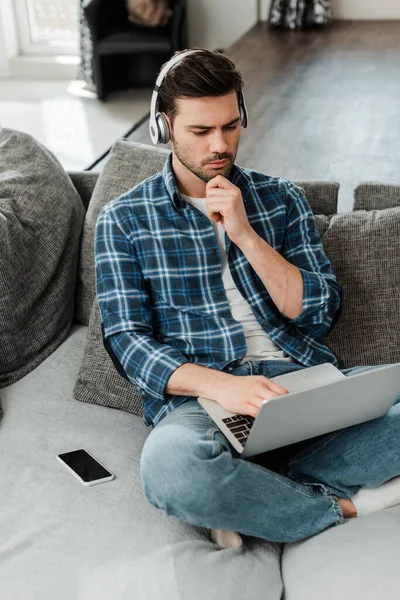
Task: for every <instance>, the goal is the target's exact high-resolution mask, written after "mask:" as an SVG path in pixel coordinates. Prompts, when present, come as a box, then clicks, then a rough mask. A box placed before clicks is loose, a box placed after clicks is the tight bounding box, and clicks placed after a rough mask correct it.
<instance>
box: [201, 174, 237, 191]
mask: <svg viewBox="0 0 400 600" xmlns="http://www.w3.org/2000/svg"><path fill="white" fill-rule="evenodd" d="M214 188H225V189H232V188H235V189H236V185H234V184H233V183H231V182H230V181H229V179H226V177H224V176H223V175H216V176H215V177H213V178H212V179H210V181H208V182H207V184H206V192H207V191H208V190H211V189H214Z"/></svg>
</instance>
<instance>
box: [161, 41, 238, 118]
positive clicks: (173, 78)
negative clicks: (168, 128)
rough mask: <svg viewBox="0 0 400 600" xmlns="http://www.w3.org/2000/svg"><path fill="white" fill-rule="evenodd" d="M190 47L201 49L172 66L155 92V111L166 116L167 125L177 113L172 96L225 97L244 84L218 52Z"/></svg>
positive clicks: (226, 59) (228, 61) (231, 65)
mask: <svg viewBox="0 0 400 600" xmlns="http://www.w3.org/2000/svg"><path fill="white" fill-rule="evenodd" d="M190 50H202V52H198V53H196V54H190V55H188V56H186V57H185V58H183V59H182V60H181V61H180V62H178V63H177V64H176V65H174V66H173V67H172V69H171V70H170V71H168V73H167V74H166V76H165V78H164V79H163V81H162V83H161V87H160V91H159V94H158V110H159V112H164V113H165V114H167V115H168V117H169V119H170V120H171V124H173V122H174V119H175V117H176V115H177V107H176V104H175V99H176V98H204V97H206V96H214V97H216V96H225V95H226V94H230V93H231V92H233V91H236V92H239V91H240V90H241V89H242V87H243V85H244V82H243V80H242V77H241V74H240V72H239V71H238V70H237V69H236V67H235V65H234V64H233V62H232V61H231V59H230V58H228V57H227V56H225V55H224V54H222V53H221V52H212V51H211V50H206V49H205V48H190ZM184 53H185V50H179V51H178V52H175V54H174V56H178V55H179V54H184ZM165 64H167V63H164V65H163V67H164V66H165ZM163 67H162V68H163Z"/></svg>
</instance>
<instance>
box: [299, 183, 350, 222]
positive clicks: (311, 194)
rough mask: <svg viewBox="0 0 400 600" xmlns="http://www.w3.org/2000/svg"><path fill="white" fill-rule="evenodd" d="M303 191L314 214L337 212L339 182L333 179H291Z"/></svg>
mask: <svg viewBox="0 0 400 600" xmlns="http://www.w3.org/2000/svg"><path fill="white" fill-rule="evenodd" d="M293 183H295V184H296V185H298V186H299V187H301V188H302V189H303V191H304V195H305V196H306V198H307V200H308V203H309V205H310V208H311V210H312V211H313V213H314V215H320V214H321V215H332V214H334V213H336V212H337V207H338V193H339V184H338V183H336V182H335V181H293Z"/></svg>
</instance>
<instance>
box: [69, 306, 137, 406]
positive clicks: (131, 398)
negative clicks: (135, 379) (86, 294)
mask: <svg viewBox="0 0 400 600" xmlns="http://www.w3.org/2000/svg"><path fill="white" fill-rule="evenodd" d="M73 395H74V398H75V399H76V400H80V401H81V402H89V403H92V404H100V405H101V406H110V407H112V408H119V409H121V410H126V411H128V412H131V413H133V414H135V415H139V416H142V415H143V403H142V399H141V395H140V392H139V391H138V390H137V389H136V386H135V385H134V384H132V383H130V382H129V381H128V380H127V379H125V378H124V377H122V376H121V375H120V374H119V373H118V371H117V369H116V368H115V367H114V364H113V362H112V360H111V358H110V356H109V354H108V353H107V351H106V349H105V348H104V345H103V337H102V332H101V316H100V308H99V305H98V303H97V300H96V298H95V300H94V302H93V309H92V312H91V315H90V321H89V328H88V332H87V337H86V346H85V350H84V355H83V360H82V363H81V367H80V370H79V373H78V379H77V381H76V383H75V387H74V391H73Z"/></svg>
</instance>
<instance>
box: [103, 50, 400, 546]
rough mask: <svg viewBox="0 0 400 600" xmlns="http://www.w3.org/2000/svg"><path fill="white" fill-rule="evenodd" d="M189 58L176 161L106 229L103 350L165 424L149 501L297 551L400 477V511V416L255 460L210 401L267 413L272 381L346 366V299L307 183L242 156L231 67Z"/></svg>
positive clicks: (169, 116) (217, 528)
mask: <svg viewBox="0 0 400 600" xmlns="http://www.w3.org/2000/svg"><path fill="white" fill-rule="evenodd" d="M180 54H182V56H179V55H180ZM176 55H178V56H179V59H177V58H176V57H174V59H173V61H174V64H173V65H170V66H164V71H165V73H166V74H165V75H164V76H163V80H162V83H161V84H159V85H157V86H156V90H157V91H158V98H157V100H158V108H159V111H160V117H159V120H158V123H159V125H157V127H159V129H160V131H161V129H163V128H164V129H165V131H164V133H162V132H161V133H162V135H163V137H164V139H163V141H166V140H167V139H168V137H169V136H170V139H171V144H172V153H171V154H170V155H169V156H168V158H167V160H166V163H165V167H164V169H163V170H162V171H161V172H160V173H158V174H157V175H155V176H153V177H150V178H148V179H146V180H145V181H144V182H142V183H141V184H139V185H137V186H136V187H135V188H133V189H132V190H130V191H129V192H127V193H126V194H124V195H123V196H121V197H120V198H117V199H115V200H113V201H112V202H110V203H109V204H108V205H106V206H105V207H104V208H103V209H102V211H101V213H100V215H99V218H98V222H97V228H96V241H95V248H96V279H97V297H98V302H99V306H100V310H101V315H102V323H103V335H104V343H105V346H106V348H107V350H108V352H109V353H110V356H111V357H112V359H113V361H114V363H115V365H116V367H117V368H118V370H119V372H120V373H121V374H122V375H123V376H124V377H126V378H127V379H128V380H129V381H131V382H132V383H135V385H136V386H137V387H138V388H139V389H140V390H141V391H142V395H143V404H144V421H145V423H146V425H148V426H150V425H152V426H153V430H152V431H151V433H150V435H149V437H148V439H147V440H146V443H145V445H144V448H143V452H142V458H141V478H142V485H143V488H144V491H145V494H146V496H147V498H148V500H149V501H150V502H151V503H152V504H153V505H154V506H156V507H157V508H160V509H162V510H164V511H165V512H166V514H168V515H170V514H173V515H175V516H177V517H178V518H181V519H184V520H187V521H189V522H191V523H193V524H195V525H199V526H203V527H207V528H210V529H211V530H212V532H213V533H212V539H214V540H215V541H217V543H218V544H219V545H221V546H222V547H224V546H227V545H240V543H241V538H240V536H238V535H237V534H235V533H234V532H241V533H244V534H248V535H252V536H259V537H263V538H265V539H268V540H270V541H278V542H286V541H297V540H300V539H303V538H305V537H308V536H311V535H313V534H315V533H317V532H319V531H321V530H323V529H325V528H327V527H330V526H333V525H338V524H340V523H343V522H344V519H345V518H349V517H355V516H357V509H356V506H357V508H359V507H360V506H363V510H364V512H367V508H365V503H364V505H363V504H362V500H363V498H364V496H363V495H362V493H364V492H365V490H362V492H360V490H361V488H363V487H369V488H374V487H378V486H380V485H381V484H382V483H384V482H386V481H388V480H390V479H393V481H394V482H395V483H396V485H397V488H396V494H397V496H396V499H395V500H393V497H392V499H391V502H392V503H393V502H394V503H396V502H398V501H399V498H398V495H399V494H398V481H397V480H394V478H395V476H397V475H399V473H400V435H399V433H400V415H399V406H398V405H396V406H394V407H392V409H391V410H390V411H389V413H388V415H390V417H389V416H388V417H387V419H386V417H385V418H383V419H376V420H374V421H370V422H367V423H363V424H361V425H357V426H354V427H351V428H347V429H344V430H339V431H335V432H331V433H329V434H327V435H322V436H318V437H316V438H312V439H311V440H305V441H303V442H301V443H299V444H292V445H291V446H289V447H285V448H282V449H278V452H274V453H265V454H264V455H261V456H256V457H254V458H253V459H251V460H249V459H248V460H246V459H242V458H240V455H239V454H238V453H237V452H236V450H235V449H234V448H233V447H232V445H231V444H230V443H229V442H228V441H227V439H226V438H225V437H224V436H223V435H222V433H221V432H220V431H219V429H218V428H217V427H216V426H215V424H214V422H213V421H212V420H211V418H210V417H209V416H208V414H207V413H206V412H205V411H204V410H203V409H202V407H201V406H200V405H199V403H198V402H197V397H199V396H204V397H207V398H210V399H212V400H215V401H216V402H219V403H220V404H221V405H222V406H224V407H225V408H226V409H228V410H230V411H232V412H235V413H240V414H244V415H251V416H252V417H256V415H257V414H258V411H259V409H260V406H261V403H262V402H263V401H264V400H266V399H271V398H275V397H277V396H280V395H282V394H285V393H287V390H286V389H284V388H283V387H282V386H280V385H277V384H275V383H274V382H272V381H270V378H271V377H274V376H276V375H279V374H281V373H286V372H289V371H294V370H298V369H303V368H306V367H308V366H313V365H316V364H320V363H324V362H331V363H333V364H335V365H337V361H336V357H335V356H334V354H333V353H332V351H331V350H330V349H329V348H328V347H327V346H326V345H325V344H324V342H323V338H324V336H326V334H327V333H328V332H329V330H330V329H331V328H332V327H333V326H334V324H335V322H336V320H337V318H338V316H339V313H340V296H341V294H340V286H339V284H338V282H337V280H336V278H335V275H334V273H333V271H332V268H331V265H330V262H329V260H328V259H327V257H326V255H325V254H324V251H323V247H322V244H321V240H320V237H319V235H318V231H317V229H316V226H315V222H314V218H313V215H312V212H311V209H310V207H309V205H308V202H307V200H306V198H305V197H304V194H303V193H302V191H301V190H300V188H298V187H296V186H295V185H294V184H293V183H291V182H290V181H288V180H286V179H282V178H279V177H269V176H266V175H263V174H262V173H258V172H256V171H251V170H249V169H243V168H240V167H239V166H237V165H236V164H235V158H236V154H237V150H238V145H239V139H240V129H241V124H242V125H245V124H246V120H247V112H246V110H245V105H244V100H243V95H242V92H241V88H242V86H243V82H242V79H241V76H240V73H239V72H238V71H237V69H236V68H235V66H234V64H233V63H232V62H231V61H230V60H229V59H228V58H227V57H226V56H224V55H222V54H220V53H215V52H210V51H208V50H203V49H197V51H195V52H193V51H191V52H190V53H185V52H182V53H176ZM161 73H163V70H162V72H161ZM160 76H161V74H160ZM158 88H159V89H158ZM156 95H157V94H156ZM153 109H154V107H153ZM154 124H155V121H154V118H152V120H151V123H150V129H151V134H152V136H155V137H154V139H155V140H157V135H158V134H157V132H156V131H155V128H154ZM153 141H154V140H153ZM360 369H362V367H360V368H358V369H347V370H345V371H343V372H344V373H345V375H349V374H351V373H355V372H359V370H360ZM399 400H400V399H399ZM383 429H384V435H383V434H382V431H383ZM380 432H381V435H380ZM388 436H390V439H389V437H388ZM343 455H345V456H346V461H341V456H343ZM383 456H384V460H382V457H383ZM272 457H275V459H276V458H278V461H277V462H276V464H275V465H273V467H272V468H271V465H269V466H270V468H268V467H267V466H265V464H266V463H267V464H268V461H269V462H271V459H272ZM376 457H379V459H380V460H379V461H377V460H375V461H374V458H375V459H376ZM382 462H384V464H385V467H382ZM263 463H264V464H263ZM366 465H368V469H366ZM399 479H400V478H399ZM390 483H391V484H393V482H390ZM386 485H388V484H386ZM373 491H375V490H373ZM351 498H353V501H352V500H351ZM356 498H357V499H358V500H359V502H358V504H357V505H356V504H355V503H354V502H355V499H356ZM224 532H225V533H224ZM221 535H222V537H221Z"/></svg>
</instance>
